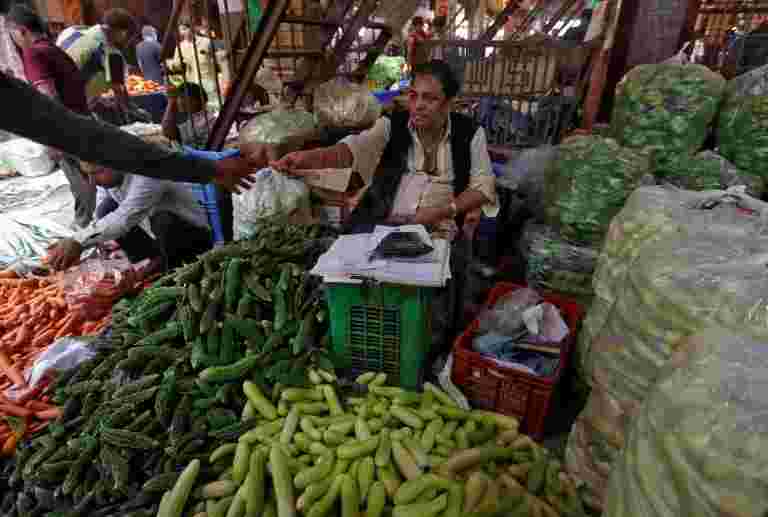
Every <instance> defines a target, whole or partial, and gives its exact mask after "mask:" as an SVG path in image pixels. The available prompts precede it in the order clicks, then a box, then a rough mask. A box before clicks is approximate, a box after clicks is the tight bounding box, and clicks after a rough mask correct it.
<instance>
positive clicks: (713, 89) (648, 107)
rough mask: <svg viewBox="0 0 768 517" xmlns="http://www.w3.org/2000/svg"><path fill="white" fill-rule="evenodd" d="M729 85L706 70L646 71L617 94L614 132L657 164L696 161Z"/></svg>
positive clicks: (635, 73) (629, 78) (634, 74)
mask: <svg viewBox="0 0 768 517" xmlns="http://www.w3.org/2000/svg"><path fill="white" fill-rule="evenodd" d="M724 89H725V79H723V77H722V76H720V75H719V74H716V73H715V72H712V71H711V70H709V69H708V68H706V67H704V66H701V65H672V64H659V65H641V66H638V67H635V68H633V69H632V70H630V71H629V73H628V74H627V75H626V76H625V77H624V79H623V80H622V81H621V83H619V86H618V87H617V88H616V101H615V105H614V109H613V116H612V120H611V122H612V124H611V130H612V133H613V135H614V137H615V138H616V139H617V140H618V141H619V143H620V144H621V145H623V146H625V147H632V148H637V149H643V148H648V149H649V150H652V151H653V154H654V155H655V157H656V159H657V160H660V161H663V160H664V159H666V158H668V157H669V158H674V157H676V156H678V155H681V154H685V155H691V154H693V153H695V152H696V151H698V150H699V149H700V148H701V146H702V145H703V144H704V141H705V140H706V138H707V133H708V130H709V126H710V124H711V123H712V121H713V120H714V118H715V116H716V115H717V110H718V108H719V106H720V102H721V100H722V97H723V91H724Z"/></svg>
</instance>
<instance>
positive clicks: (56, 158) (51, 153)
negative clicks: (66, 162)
mask: <svg viewBox="0 0 768 517" xmlns="http://www.w3.org/2000/svg"><path fill="white" fill-rule="evenodd" d="M48 157H49V158H50V159H51V161H52V162H54V163H59V162H60V161H61V160H62V159H63V158H64V153H62V152H61V151H59V150H58V149H55V148H53V147H49V148H48Z"/></svg>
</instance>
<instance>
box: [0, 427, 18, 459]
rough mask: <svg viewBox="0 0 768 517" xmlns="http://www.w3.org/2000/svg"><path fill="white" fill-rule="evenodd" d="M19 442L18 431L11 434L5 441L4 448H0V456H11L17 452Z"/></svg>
mask: <svg viewBox="0 0 768 517" xmlns="http://www.w3.org/2000/svg"><path fill="white" fill-rule="evenodd" d="M17 443H19V436H18V435H17V434H16V433H11V434H9V435H8V436H7V437H6V438H5V439H4V441H3V448H2V449H0V456H2V457H4V458H10V457H11V456H13V455H14V453H15V452H16V444H17Z"/></svg>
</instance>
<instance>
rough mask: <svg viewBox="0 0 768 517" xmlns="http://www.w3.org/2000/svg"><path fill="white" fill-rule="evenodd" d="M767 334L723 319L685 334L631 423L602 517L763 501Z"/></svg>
mask: <svg viewBox="0 0 768 517" xmlns="http://www.w3.org/2000/svg"><path fill="white" fill-rule="evenodd" d="M767 472H768V342H766V341H764V340H755V339H753V338H751V337H748V336H744V335H741V334H740V333H736V332H731V331H728V330H725V329H723V328H720V327H712V328H708V329H706V330H703V331H702V332H701V333H700V334H698V335H696V336H695V337H693V338H691V339H689V340H688V344H687V346H686V347H685V348H684V349H683V352H682V353H680V354H679V356H676V357H675V358H673V359H672V360H670V362H669V363H668V364H667V366H666V367H665V368H664V370H663V372H662V374H661V376H660V379H659V381H658V383H657V384H656V387H655V388H654V389H653V390H652V392H651V393H650V395H649V397H648V398H647V399H646V401H645V403H644V404H643V406H642V410H641V412H640V414H639V416H638V418H637V419H636V420H635V421H634V423H633V425H632V426H631V430H630V432H629V435H628V439H627V444H626V446H625V449H624V451H623V453H622V454H621V455H620V456H619V457H618V459H617V461H616V463H615V465H614V470H613V474H612V475H611V479H610V483H609V485H608V491H607V492H608V498H607V505H606V512H605V514H604V515H606V517H641V516H642V517H678V516H681V515H686V516H687V515H691V516H693V515H695V516H697V517H698V516H701V517H720V516H724V515H727V516H745V517H746V516H761V515H765V512H766V510H767V509H768V477H766V473H767Z"/></svg>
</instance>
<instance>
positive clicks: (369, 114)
mask: <svg viewBox="0 0 768 517" xmlns="http://www.w3.org/2000/svg"><path fill="white" fill-rule="evenodd" d="M314 108H315V109H314V111H315V114H316V115H317V121H318V123H319V124H320V125H321V126H324V127H332V128H354V129H366V128H369V127H371V126H372V125H373V123H374V122H376V119H378V118H379V117H380V116H381V104H380V103H379V102H378V101H377V100H376V98H375V97H374V96H373V95H371V92H370V91H368V88H366V87H365V86H362V85H359V84H355V83H352V82H349V81H348V80H346V79H343V78H339V77H337V78H335V79H331V80H330V81H328V82H326V83H323V84H321V85H320V86H318V87H317V88H316V89H315V91H314Z"/></svg>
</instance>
